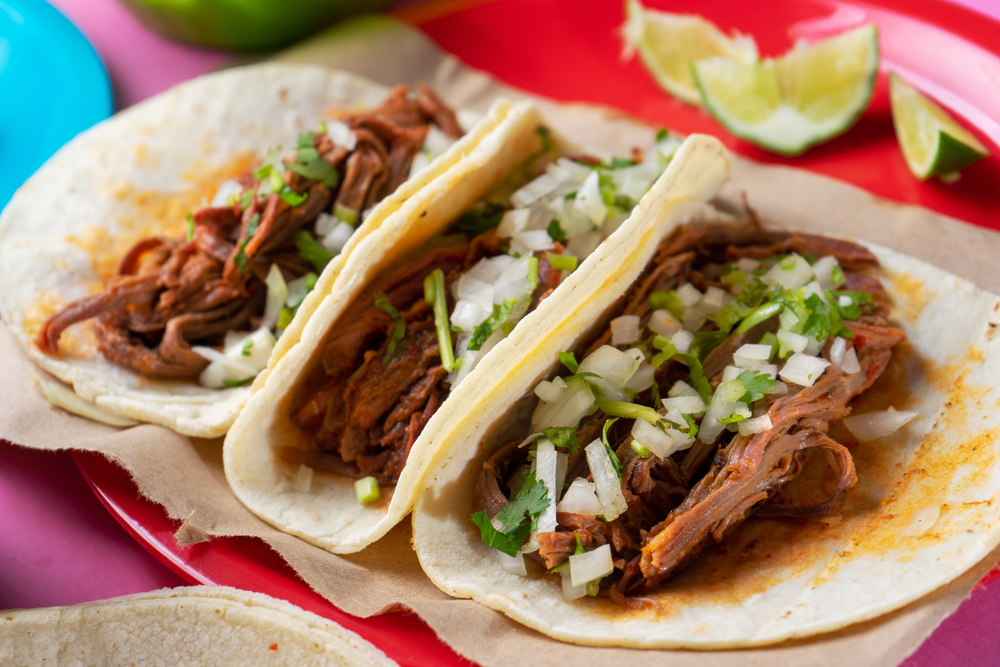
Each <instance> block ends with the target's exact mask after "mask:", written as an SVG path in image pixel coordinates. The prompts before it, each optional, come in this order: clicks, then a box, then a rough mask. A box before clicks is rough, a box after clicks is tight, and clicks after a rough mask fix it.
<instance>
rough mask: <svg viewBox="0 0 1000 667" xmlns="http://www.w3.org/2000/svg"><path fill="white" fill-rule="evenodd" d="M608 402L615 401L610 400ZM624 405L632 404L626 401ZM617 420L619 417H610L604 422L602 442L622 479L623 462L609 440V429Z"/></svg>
mask: <svg viewBox="0 0 1000 667" xmlns="http://www.w3.org/2000/svg"><path fill="white" fill-rule="evenodd" d="M608 402H609V403H613V402H614V401H608ZM624 405H630V404H629V403H625V404H624ZM616 421H618V419H617V418H616V419H609V420H608V421H606V422H604V429H603V430H602V431H601V442H603V443H604V451H606V452H607V453H608V458H609V459H611V465H612V466H614V469H615V473H616V474H617V475H618V479H619V480H621V478H622V462H621V461H619V460H618V455H617V454H615V448H614V447H612V446H611V443H610V442H608V429H610V428H611V425H612V424H614V423H615V422H616Z"/></svg>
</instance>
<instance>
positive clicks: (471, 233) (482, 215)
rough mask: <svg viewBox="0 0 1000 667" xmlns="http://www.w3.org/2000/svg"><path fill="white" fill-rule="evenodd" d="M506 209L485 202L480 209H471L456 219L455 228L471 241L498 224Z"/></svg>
mask: <svg viewBox="0 0 1000 667" xmlns="http://www.w3.org/2000/svg"><path fill="white" fill-rule="evenodd" d="M506 210H507V209H506V208H504V207H503V206H501V205H500V204H495V203H493V202H487V203H486V204H484V205H483V206H481V207H477V208H471V209H469V210H468V211H466V212H465V213H463V214H462V216H461V217H460V218H459V219H458V223H457V227H458V230H459V231H460V232H462V233H463V234H465V235H466V237H468V238H469V240H470V241H471V240H472V239H473V238H475V237H477V236H479V235H480V234H485V233H486V232H488V231H489V230H491V229H494V228H495V227H496V226H497V225H499V224H500V220H501V219H502V218H503V214H504V213H505V212H506Z"/></svg>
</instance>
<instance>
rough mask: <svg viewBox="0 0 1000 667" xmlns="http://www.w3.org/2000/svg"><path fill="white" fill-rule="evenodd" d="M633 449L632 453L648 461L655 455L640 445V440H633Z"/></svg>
mask: <svg viewBox="0 0 1000 667" xmlns="http://www.w3.org/2000/svg"><path fill="white" fill-rule="evenodd" d="M631 447H632V451H633V452H635V453H636V454H638V455H639V456H640V457H641V458H644V459H648V458H649V457H650V456H652V455H653V452H651V451H649V450H648V449H647V448H645V447H643V446H642V443H640V442H639V441H638V440H633V441H632V445H631Z"/></svg>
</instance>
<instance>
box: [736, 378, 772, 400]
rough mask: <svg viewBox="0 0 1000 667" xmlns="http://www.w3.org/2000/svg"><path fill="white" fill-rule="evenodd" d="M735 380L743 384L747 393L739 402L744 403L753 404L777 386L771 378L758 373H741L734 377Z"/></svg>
mask: <svg viewBox="0 0 1000 667" xmlns="http://www.w3.org/2000/svg"><path fill="white" fill-rule="evenodd" d="M736 379H737V380H739V381H740V382H742V383H743V386H744V387H746V389H747V393H745V394H743V396H741V397H740V399H739V400H741V401H743V402H744V403H753V402H754V401H759V400H760V399H762V398H764V394H766V393H767V392H769V391H770V390H771V389H774V387H775V386H776V385H777V384H778V383H777V382H776V381H774V380H772V379H771V376H769V375H767V374H765V373H761V372H760V371H743V372H742V373H740V374H739V375H737V376H736Z"/></svg>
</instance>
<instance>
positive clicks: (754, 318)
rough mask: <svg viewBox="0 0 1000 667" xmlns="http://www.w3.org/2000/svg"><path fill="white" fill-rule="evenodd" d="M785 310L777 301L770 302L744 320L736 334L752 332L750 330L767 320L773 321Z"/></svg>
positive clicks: (757, 308) (755, 309)
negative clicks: (772, 319)
mask: <svg viewBox="0 0 1000 667" xmlns="http://www.w3.org/2000/svg"><path fill="white" fill-rule="evenodd" d="M783 309H784V306H783V305H782V304H780V303H778V302H776V301H768V302H767V303H765V304H763V305H761V306H757V307H756V308H754V309H753V310H752V311H751V312H750V314H749V315H747V316H746V317H745V318H744V319H743V321H742V322H741V323H740V326H738V327H737V328H736V333H738V334H743V333H746V332H748V331H750V329H753V328H754V327H755V326H757V325H758V324H760V323H761V322H763V321H765V320H769V319H771V318H772V317H774V316H775V315H777V314H778V313H780V312H781V311H782V310H783Z"/></svg>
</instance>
